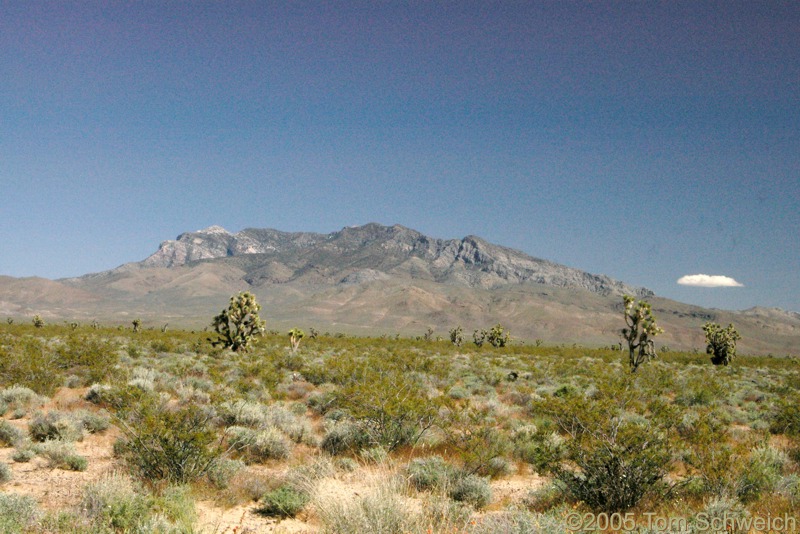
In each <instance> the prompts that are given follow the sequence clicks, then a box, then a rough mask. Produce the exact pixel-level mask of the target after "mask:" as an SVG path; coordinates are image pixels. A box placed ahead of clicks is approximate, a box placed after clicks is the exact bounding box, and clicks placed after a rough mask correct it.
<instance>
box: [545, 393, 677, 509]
mask: <svg viewBox="0 0 800 534" xmlns="http://www.w3.org/2000/svg"><path fill="white" fill-rule="evenodd" d="M598 387H599V388H600V389H599V390H598V392H597V393H596V394H595V395H594V397H593V398H591V399H588V398H585V397H583V396H575V395H566V396H563V397H551V398H548V399H543V400H541V401H538V402H536V403H535V404H534V409H535V410H536V411H537V412H538V413H541V414H543V415H547V416H549V417H550V418H552V420H553V421H554V422H555V423H556V424H557V425H558V428H559V429H560V430H561V432H562V433H563V435H564V436H565V438H566V440H565V442H564V444H563V449H562V452H561V454H562V456H561V458H547V457H543V458H542V460H543V462H542V463H543V464H544V465H543V466H542V467H544V468H545V469H546V470H547V471H549V472H550V473H551V474H553V476H555V477H556V478H557V479H558V480H559V481H561V482H562V483H563V484H564V486H565V488H566V492H567V493H568V494H569V495H570V496H572V497H573V498H574V499H576V500H579V501H583V502H584V503H586V505H587V506H589V507H590V508H591V509H592V510H594V511H598V512H601V511H602V512H607V513H612V512H623V511H627V510H629V509H631V508H632V507H634V506H636V504H637V503H638V502H639V501H641V499H642V498H643V497H644V496H645V495H647V494H648V493H652V492H655V491H657V490H658V489H659V488H660V487H661V486H662V484H663V478H664V476H665V475H666V474H667V466H668V462H669V459H670V452H669V440H668V438H669V432H670V429H671V422H670V421H671V414H670V413H669V409H668V407H667V406H665V405H664V403H662V402H660V401H658V400H653V399H645V398H641V396H640V395H641V393H639V392H637V391H636V390H635V389H634V388H633V387H632V384H630V383H629V382H626V381H625V380H623V381H621V382H615V381H612V382H610V383H607V384H602V386H600V385H599V386H598ZM633 414H635V416H632V415H633ZM547 446H548V445H547V444H545V443H543V445H542V448H545V447H547Z"/></svg>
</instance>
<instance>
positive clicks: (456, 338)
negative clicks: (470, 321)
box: [450, 326, 464, 347]
mask: <svg viewBox="0 0 800 534" xmlns="http://www.w3.org/2000/svg"><path fill="white" fill-rule="evenodd" d="M450 341H452V342H453V345H455V346H456V347H460V346H461V344H462V343H463V342H464V335H463V330H462V328H461V326H457V327H455V328H453V329H452V330H450Z"/></svg>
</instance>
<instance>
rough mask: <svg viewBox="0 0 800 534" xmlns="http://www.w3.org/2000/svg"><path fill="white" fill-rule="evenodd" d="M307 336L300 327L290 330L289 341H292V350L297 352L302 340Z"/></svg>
mask: <svg viewBox="0 0 800 534" xmlns="http://www.w3.org/2000/svg"><path fill="white" fill-rule="evenodd" d="M304 337H306V333H305V332H303V331H302V330H300V329H299V328H292V329H291V330H289V341H290V342H291V343H292V352H296V351H297V348H298V347H299V346H300V340H301V339H303V338H304Z"/></svg>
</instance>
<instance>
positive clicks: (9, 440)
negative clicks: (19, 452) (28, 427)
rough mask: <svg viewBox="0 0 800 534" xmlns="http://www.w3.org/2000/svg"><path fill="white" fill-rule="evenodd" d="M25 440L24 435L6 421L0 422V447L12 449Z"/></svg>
mask: <svg viewBox="0 0 800 534" xmlns="http://www.w3.org/2000/svg"><path fill="white" fill-rule="evenodd" d="M24 439H25V433H24V432H23V431H22V430H20V429H19V428H17V427H15V426H14V425H12V424H11V423H9V422H8V421H5V420H2V421H0V446H3V447H13V446H15V445H16V444H17V443H19V442H20V441H21V440H24Z"/></svg>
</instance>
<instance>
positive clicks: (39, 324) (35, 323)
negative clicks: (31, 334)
mask: <svg viewBox="0 0 800 534" xmlns="http://www.w3.org/2000/svg"><path fill="white" fill-rule="evenodd" d="M33 326H35V327H36V328H41V327H43V326H44V319H42V317H41V316H40V315H39V314H38V313H37V314H36V315H34V316H33Z"/></svg>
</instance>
